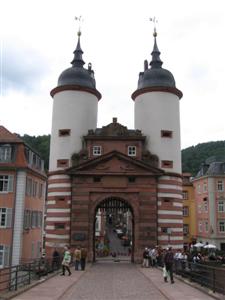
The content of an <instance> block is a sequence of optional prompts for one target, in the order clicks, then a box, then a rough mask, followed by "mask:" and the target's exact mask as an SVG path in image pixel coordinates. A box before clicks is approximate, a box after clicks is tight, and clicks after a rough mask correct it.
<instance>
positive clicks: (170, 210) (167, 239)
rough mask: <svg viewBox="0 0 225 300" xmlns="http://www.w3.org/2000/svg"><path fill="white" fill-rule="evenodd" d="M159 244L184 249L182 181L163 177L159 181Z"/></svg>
mask: <svg viewBox="0 0 225 300" xmlns="http://www.w3.org/2000/svg"><path fill="white" fill-rule="evenodd" d="M158 244H159V245H160V246H162V247H163V248H166V247H168V246H172V247H173V248H174V249H183V196H182V179H181V177H180V176H179V175H178V176H174V175H173V176H171V175H169V176H161V177H160V178H159V181H158Z"/></svg>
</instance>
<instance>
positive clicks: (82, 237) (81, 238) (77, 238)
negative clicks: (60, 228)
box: [72, 232, 86, 241]
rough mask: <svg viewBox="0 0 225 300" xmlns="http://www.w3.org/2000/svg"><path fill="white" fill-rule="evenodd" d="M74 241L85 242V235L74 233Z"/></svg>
mask: <svg viewBox="0 0 225 300" xmlns="http://www.w3.org/2000/svg"><path fill="white" fill-rule="evenodd" d="M72 238H73V240H74V241H85V240H86V234H85V233H82V232H78V233H74V234H73V236H72Z"/></svg>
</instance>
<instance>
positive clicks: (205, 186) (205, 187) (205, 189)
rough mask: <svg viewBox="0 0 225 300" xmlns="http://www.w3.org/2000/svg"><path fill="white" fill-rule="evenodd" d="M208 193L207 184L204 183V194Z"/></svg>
mask: <svg viewBox="0 0 225 300" xmlns="http://www.w3.org/2000/svg"><path fill="white" fill-rule="evenodd" d="M206 192H207V183H206V182H204V183H203V193H206Z"/></svg>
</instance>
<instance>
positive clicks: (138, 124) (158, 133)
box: [132, 31, 182, 174]
mask: <svg viewBox="0 0 225 300" xmlns="http://www.w3.org/2000/svg"><path fill="white" fill-rule="evenodd" d="M153 36H154V48H153V51H152V53H151V55H152V61H151V62H150V68H149V66H148V62H147V61H145V62H144V72H141V73H140V74H139V81H138V88H137V90H136V91H135V92H134V93H133V94H132V99H133V100H134V101H135V129H140V130H142V132H143V133H144V134H145V135H146V137H147V143H148V144H147V148H148V150H149V151H151V153H152V154H156V155H157V156H158V158H159V168H161V169H164V170H165V171H168V172H174V173H178V174H181V149H180V112H179V100H180V98H181V97H182V92H181V91H179V90H178V89H177V88H176V86H175V80H174V77H173V75H172V74H171V73H170V72H169V71H168V70H166V69H163V68H162V67H161V66H162V61H161V59H160V52H159V50H158V47H157V43H156V36H157V33H156V31H154V35H153Z"/></svg>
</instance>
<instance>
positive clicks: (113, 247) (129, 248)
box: [93, 197, 134, 261]
mask: <svg viewBox="0 0 225 300" xmlns="http://www.w3.org/2000/svg"><path fill="white" fill-rule="evenodd" d="M133 227H134V220H133V211H132V208H131V206H130V205H129V203H127V202H126V201H125V200H123V199H121V198H118V197H109V198H106V199H105V200H103V201H102V202H101V203H100V204H99V205H98V206H97V208H96V215H95V222H94V239H93V242H94V243H93V245H94V249H93V250H94V260H96V259H98V260H114V261H121V260H126V261H133V247H134V237H133V232H134V230H133Z"/></svg>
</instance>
